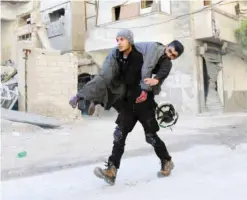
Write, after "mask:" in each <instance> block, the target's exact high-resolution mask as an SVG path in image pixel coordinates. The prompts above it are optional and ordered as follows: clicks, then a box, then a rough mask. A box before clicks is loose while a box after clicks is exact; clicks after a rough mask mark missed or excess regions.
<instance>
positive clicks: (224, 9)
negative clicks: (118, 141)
mask: <svg viewBox="0 0 247 200" xmlns="http://www.w3.org/2000/svg"><path fill="white" fill-rule="evenodd" d="M240 4H241V3H238V2H236V1H230V0H228V1H226V0H225V1H216V0H215V1H203V0H200V1H175V0H171V1H145V0H140V1H127V2H126V1H124V0H123V1H107V2H105V1H99V2H98V4H97V15H96V27H94V28H91V29H90V30H88V33H87V38H86V42H85V50H86V51H87V52H89V53H90V54H91V55H92V56H93V57H97V58H98V61H99V60H100V58H102V60H101V61H103V59H104V58H105V56H106V55H107V52H109V49H110V48H112V47H114V46H115V45H116V42H115V36H116V33H117V31H118V30H120V29H121V28H128V29H131V30H132V31H133V33H134V37H135V42H142V41H158V42H161V43H164V44H167V43H168V42H170V41H172V40H174V39H178V40H180V41H181V42H182V43H183V44H184V46H185V53H184V55H183V56H182V57H181V58H179V59H178V60H176V61H175V62H173V69H172V71H171V74H170V76H169V77H168V78H167V80H166V81H165V83H164V85H163V88H162V89H163V90H162V93H161V95H160V96H159V97H157V100H158V101H159V102H164V101H168V102H172V103H173V104H174V105H175V106H176V108H177V109H178V110H179V111H180V112H184V113H203V112H206V111H220V112H223V111H244V110H246V109H247V104H246V103H247V97H246V92H247V88H246V87H247V82H246V77H247V71H246V70H247V61H246V56H245V55H244V54H243V53H242V52H241V50H240V48H239V45H238V43H237V41H236V38H235V30H236V28H237V27H238V26H239V19H240V15H239V14H238V12H237V11H238V10H240V8H243V6H242V5H240ZM241 6H242V7H241ZM238 7H240V8H239V9H237V8H238ZM130 11H131V12H130ZM130 13H131V15H130ZM233 62H234V63H235V64H234V65H232V64H233ZM233 66H237V67H233Z"/></svg>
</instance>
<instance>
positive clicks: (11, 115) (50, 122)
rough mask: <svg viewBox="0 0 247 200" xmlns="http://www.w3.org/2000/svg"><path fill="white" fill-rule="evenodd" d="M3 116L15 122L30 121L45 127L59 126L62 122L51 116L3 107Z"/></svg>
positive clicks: (29, 122)
mask: <svg viewBox="0 0 247 200" xmlns="http://www.w3.org/2000/svg"><path fill="white" fill-rule="evenodd" d="M1 118H2V119H5V120H10V121H14V122H21V123H28V124H33V125H36V126H40V127H44V128H58V127H60V126H61V125H62V122H60V121H59V120H56V119H54V118H51V117H44V116H41V115H37V114H32V113H25V112H20V111H14V110H7V109H4V108H1Z"/></svg>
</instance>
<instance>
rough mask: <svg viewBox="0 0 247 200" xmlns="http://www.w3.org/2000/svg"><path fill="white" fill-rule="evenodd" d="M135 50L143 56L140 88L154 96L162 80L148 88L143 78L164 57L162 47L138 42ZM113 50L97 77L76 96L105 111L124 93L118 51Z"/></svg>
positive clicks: (158, 90) (148, 75)
mask: <svg viewBox="0 0 247 200" xmlns="http://www.w3.org/2000/svg"><path fill="white" fill-rule="evenodd" d="M134 45H135V47H136V50H137V51H139V52H140V53H141V54H142V55H143V61H144V62H143V66H142V80H141V82H140V86H141V88H142V89H143V90H146V91H153V93H154V94H155V95H157V94H159V93H160V91H161V85H162V83H163V82H164V80H161V81H160V83H159V84H158V85H156V86H153V87H150V86H148V85H146V84H145V83H144V79H145V78H150V77H152V70H153V69H154V68H155V66H156V65H157V63H158V61H159V59H160V57H161V56H162V55H164V50H165V47H164V45H162V44H160V43H156V42H140V43H135V44H134ZM117 49H118V48H117V47H116V48H114V49H113V50H112V51H111V52H110V53H109V54H108V56H107V58H106V60H105V62H104V64H103V67H102V70H101V72H100V74H99V75H97V76H95V77H94V79H92V80H91V81H90V82H88V83H87V84H86V85H85V86H84V87H83V88H82V89H81V90H80V91H79V92H78V94H77V96H78V97H81V98H84V99H86V100H89V101H93V102H97V103H101V104H103V105H104V108H105V109H106V110H108V109H110V107H112V105H113V104H114V103H115V102H116V100H117V99H121V98H122V97H123V95H124V93H125V86H124V84H123V83H121V81H120V80H119V78H118V77H119V66H118V63H117V56H118V53H117V52H118V51H117Z"/></svg>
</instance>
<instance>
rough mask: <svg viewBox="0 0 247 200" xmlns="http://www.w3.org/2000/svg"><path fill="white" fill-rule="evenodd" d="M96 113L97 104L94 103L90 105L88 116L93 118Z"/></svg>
mask: <svg viewBox="0 0 247 200" xmlns="http://www.w3.org/2000/svg"><path fill="white" fill-rule="evenodd" d="M94 112H95V104H94V103H93V102H91V103H90V106H89V108H88V115H89V116H91V115H93V114H94Z"/></svg>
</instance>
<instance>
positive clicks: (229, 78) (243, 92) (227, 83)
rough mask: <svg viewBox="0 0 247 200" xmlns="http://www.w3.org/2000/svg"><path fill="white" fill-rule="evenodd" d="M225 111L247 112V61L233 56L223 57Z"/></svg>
mask: <svg viewBox="0 0 247 200" xmlns="http://www.w3.org/2000/svg"><path fill="white" fill-rule="evenodd" d="M223 82H224V86H223V87H224V103H225V111H226V112H233V111H244V110H245V111H246V110H247V61H246V60H245V61H244V60H243V59H241V58H239V57H237V56H236V55H233V54H227V55H224V56H223Z"/></svg>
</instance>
